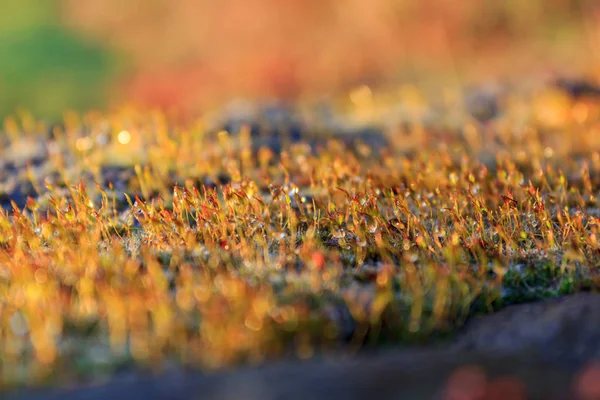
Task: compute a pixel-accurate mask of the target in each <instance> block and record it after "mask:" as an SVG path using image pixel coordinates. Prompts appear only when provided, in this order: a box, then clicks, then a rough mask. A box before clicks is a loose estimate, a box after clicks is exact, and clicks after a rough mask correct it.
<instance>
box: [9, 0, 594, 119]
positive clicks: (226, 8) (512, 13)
mask: <svg viewBox="0 0 600 400" xmlns="http://www.w3.org/2000/svg"><path fill="white" fill-rule="evenodd" d="M7 1H12V2H14V3H15V4H17V3H16V0H7ZM32 1H34V0H27V1H25V3H32ZM42 1H44V0H42ZM38 2H39V0H38ZM56 4H57V7H58V10H59V13H58V18H57V21H58V22H57V23H60V24H61V26H64V27H65V29H68V30H69V32H70V34H72V35H75V36H78V37H82V38H85V39H86V40H88V41H91V42H93V43H96V44H99V45H100V46H102V47H103V48H105V49H108V51H110V52H111V54H112V55H113V57H114V59H115V60H118V61H119V66H120V67H119V68H118V72H114V71H111V75H110V82H111V83H110V85H109V87H110V93H109V95H108V97H106V98H104V100H102V102H101V103H103V104H106V102H107V101H108V102H109V103H119V102H123V101H132V102H135V103H139V104H143V105H153V106H162V107H182V108H186V107H187V108H194V109H195V108H198V107H203V106H213V105H217V104H220V103H222V102H225V101H228V100H229V99H232V98H234V97H240V96H241V97H246V98H250V99H257V98H269V97H278V98H283V99H297V98H299V97H302V96H311V95H327V94H330V93H335V92H337V91H339V90H346V89H349V88H352V87H354V86H356V85H359V84H368V85H374V86H377V85H386V84H388V83H390V82H397V81H399V80H414V79H417V78H422V77H425V78H427V79H438V78H439V79H440V80H442V79H448V78H449V79H458V80H460V81H468V80H485V79H488V78H489V77H492V76H519V75H524V74H525V75H526V74H533V73H547V72H559V73H562V72H563V71H567V72H569V73H573V74H580V73H582V72H586V73H590V72H591V73H595V72H596V71H595V70H596V67H597V65H598V60H600V54H599V51H600V44H599V43H600V28H599V26H600V24H599V22H600V2H598V1H596V0H545V1H544V0H526V1H523V0H506V1H480V0H461V1H453V0H279V1H277V0H253V1H249V0H218V1H214V0H102V1H100V0H87V1H80V0H56ZM0 63H2V61H0ZM1 79H2V77H1V76H0V86H1ZM78 90H86V87H84V86H80V87H79V88H78ZM62 106H71V107H75V106H77V104H64V105H62Z"/></svg>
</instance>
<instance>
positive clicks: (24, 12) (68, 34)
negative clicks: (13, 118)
mask: <svg viewBox="0 0 600 400" xmlns="http://www.w3.org/2000/svg"><path fill="white" fill-rule="evenodd" d="M115 61H116V59H115V57H114V56H113V54H111V52H110V51H109V50H107V49H105V48H103V47H102V46H101V45H99V44H95V43H93V42H91V41H89V40H87V39H86V38H85V37H82V36H81V34H78V33H77V32H75V31H71V30H69V29H68V28H66V27H64V26H63V25H62V24H61V22H60V9H59V3H58V1H56V0H2V6H1V7H0V116H6V115H7V114H10V113H13V112H14V111H15V110H16V109H17V108H21V107H23V108H26V109H27V110H30V111H32V112H33V113H34V114H36V115H38V116H41V117H45V118H50V119H54V118H58V117H60V116H61V115H62V113H63V112H64V110H65V109H72V110H82V109H86V108H87V109H89V108H93V107H97V106H101V105H102V104H104V102H105V101H106V99H107V96H108V90H109V87H110V85H109V83H110V82H111V79H112V77H113V76H114V75H115V74H116V72H117V66H116V64H115Z"/></svg>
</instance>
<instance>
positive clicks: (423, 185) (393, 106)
mask: <svg viewBox="0 0 600 400" xmlns="http://www.w3.org/2000/svg"><path fill="white" fill-rule="evenodd" d="M515 88H521V89H515ZM599 123H600V98H599V97H598V89H597V88H596V87H595V86H594V85H593V84H592V83H588V82H583V81H572V80H559V81H545V82H544V81H539V82H531V81H530V82H528V85H514V86H511V85H499V86H497V87H496V86H493V87H489V88H453V89H451V90H450V89H448V90H444V91H443V93H442V94H441V95H440V93H437V95H436V94H435V93H434V94H432V93H428V92H426V91H424V90H422V89H419V88H417V87H413V86H403V87H400V88H396V89H394V90H391V89H389V88H388V89H387V90H386V91H383V90H376V89H375V88H370V87H367V86H362V87H359V88H357V89H356V90H354V91H352V92H351V93H349V95H348V97H347V98H344V99H341V100H340V101H336V102H332V103H331V104H323V103H319V104H306V103H303V104H298V105H293V106H290V105H282V104H271V105H264V106H255V105H251V104H250V105H249V104H245V103H237V104H233V105H231V107H228V108H226V109H224V110H223V111H222V112H219V113H213V114H206V115H202V116H198V117H194V118H190V117H185V118H184V117H182V116H179V117H175V116H167V115H165V114H164V113H161V112H158V111H151V110H150V111H148V110H146V111H141V110H131V109H120V110H117V111H115V112H114V113H108V114H106V115H100V114H98V113H88V114H86V115H84V116H82V117H80V116H77V115H73V114H67V115H66V116H65V119H64V121H63V122H61V123H60V124H55V125H44V124H43V123H39V122H37V121H36V120H34V119H33V118H32V117H31V116H30V115H28V114H22V115H20V116H18V117H17V118H14V119H7V120H6V123H5V132H6V135H5V136H4V137H3V143H2V146H1V148H2V150H1V151H2V161H0V162H1V163H2V168H1V169H0V174H1V175H0V185H1V186H0V205H1V206H2V207H3V208H4V209H5V211H4V212H3V213H2V214H0V244H1V247H0V293H2V296H1V297H0V299H1V300H0V309H1V310H2V313H1V314H0V356H1V357H0V360H1V361H0V372H1V376H0V379H1V382H2V383H3V384H4V386H5V387H6V388H7V389H10V390H12V391H14V390H16V389H17V388H19V387H22V388H25V389H23V390H25V391H24V392H23V393H22V397H21V398H50V396H52V395H53V393H57V394H56V395H55V396H60V397H61V398H70V396H71V397H72V398H74V399H76V398H80V397H78V396H83V395H85V396H100V397H102V396H106V392H104V390H114V389H115V388H116V390H118V391H119V393H121V394H122V393H126V392H127V391H128V390H136V391H137V390H146V391H149V392H152V393H151V395H153V396H156V398H161V397H160V396H161V395H162V394H164V395H165V396H174V395H175V394H174V393H177V394H181V398H188V396H193V395H195V394H196V393H198V391H200V392H201V393H202V395H203V397H204V396H210V395H212V396H213V397H216V398H223V397H225V396H226V395H229V396H233V397H236V394H235V393H223V392H221V391H222V390H229V388H235V390H242V389H243V388H244V386H243V385H242V383H239V382H247V383H248V382H252V384H253V385H260V384H261V383H260V382H266V384H265V385H264V387H262V386H253V388H252V390H257V391H259V392H256V398H279V397H281V396H284V397H286V398H289V397H288V396H292V395H295V396H300V395H301V394H302V395H306V396H309V397H311V398H312V397H313V395H314V394H315V393H314V392H318V393H319V394H321V395H322V396H324V395H325V394H326V393H333V392H336V393H338V392H339V391H344V390H345V391H347V392H346V393H348V396H344V397H350V398H353V397H352V396H355V397H354V398H363V397H365V396H366V395H367V394H368V393H370V391H372V390H375V389H374V388H376V389H377V390H380V391H383V390H384V389H386V390H388V389H389V396H390V397H389V398H396V397H398V396H399V393H406V392H399V391H400V390H415V391H416V392H414V393H413V394H412V395H411V396H413V398H418V397H424V398H427V396H428V395H427V391H431V392H430V393H434V392H435V391H439V390H441V389H440V388H442V387H443V386H444V385H446V382H447V381H448V379H450V382H451V383H452V382H454V381H452V377H453V376H454V375H452V374H451V372H452V371H454V370H457V371H458V372H457V373H461V371H463V372H464V371H466V372H464V373H465V374H466V375H460V374H459V375H457V376H458V378H456V379H458V382H459V383H460V379H462V378H461V377H464V376H467V378H468V379H475V380H477V379H479V381H477V382H481V380H482V379H483V378H482V375H481V371H480V370H473V369H471V370H469V369H467V370H464V369H461V368H459V367H461V366H465V365H470V364H473V363H475V364H481V365H482V366H483V367H486V368H487V367H489V368H492V369H493V368H500V369H502V368H504V367H506V372H507V373H510V374H512V375H515V376H517V377H518V378H519V381H518V382H517V381H514V380H509V386H510V387H509V389H510V390H513V391H522V390H530V394H531V396H537V397H536V398H546V397H544V396H545V395H544V393H547V392H544V391H548V390H550V388H552V389H554V388H555V386H552V385H540V384H539V379H540V377H541V376H548V374H552V375H553V376H554V375H556V379H553V380H552V384H553V385H556V391H557V392H558V393H560V390H563V391H568V390H571V389H572V387H571V386H569V385H568V384H567V382H570V381H571V380H572V378H573V376H574V374H576V373H583V372H581V371H584V372H585V371H587V370H586V368H588V369H589V367H588V366H586V365H587V364H586V363H588V362H590V361H592V360H593V359H594V358H595V357H596V353H594V352H593V351H591V350H590V349H592V350H593V349H595V346H594V343H596V341H597V337H596V331H597V327H596V325H595V320H596V319H594V318H593V317H590V315H593V314H594V312H595V310H596V309H597V307H595V306H594V304H596V303H597V302H598V298H597V297H596V295H595V294H593V293H594V292H595V291H596V289H597V286H598V271H597V266H598V264H599V263H600V252H599V248H598V238H597V235H598V232H597V231H598V221H599V219H598V218H599V217H600V215H599V211H598V204H597V196H598V187H599V185H600V155H599V153H598V150H600V140H599V139H598V137H599V136H598V135H595V134H594V132H596V131H597V130H598V129H599V128H600V125H599ZM584 292H589V293H584ZM576 293H577V294H576ZM548 299H550V300H548ZM542 300H543V302H540V303H534V304H531V305H530V304H524V305H519V304H520V303H530V302H532V301H542ZM487 314H492V315H491V316H490V315H487ZM481 315H487V316H486V317H479V316H481ZM478 318H482V319H478ZM401 349H404V350H401ZM384 350H385V351H384ZM388 350H389V351H388ZM356 351H360V352H366V355H363V356H361V357H366V358H364V359H363V358H358V359H350V360H346V361H343V362H340V361H337V362H336V363H337V364H335V365H332V364H331V362H326V361H325V360H321V361H319V359H322V358H323V357H325V356H326V355H331V354H333V355H335V358H336V359H338V360H339V357H342V356H343V355H347V354H349V353H354V352H356ZM369 352H375V354H376V355H371V356H369V355H368V353H369ZM525 358H527V359H528V360H530V362H531V363H533V364H532V366H531V367H529V368H522V362H524V359H525ZM306 359H311V360H312V361H304V362H300V360H306ZM281 360H289V361H286V362H285V363H284V364H278V363H281V362H283V361H281ZM294 360H295V361H294ZM499 360H500V361H499ZM306 363H308V364H306ZM257 364H258V365H266V366H264V367H259V368H257V367H253V365H257ZM165 365H167V366H170V367H169V368H170V369H169V370H168V371H171V372H163V373H166V374H167V375H166V376H163V378H162V379H151V378H149V377H145V375H144V374H143V373H142V372H141V371H144V370H146V371H147V370H154V369H160V368H161V366H165ZM306 365H309V366H310V367H309V368H308V367H306ZM421 366H422V367H421ZM232 367H236V368H238V369H237V372H230V373H229V372H227V371H228V370H229V369H230V368H232ZM187 369H190V370H192V371H196V372H185V373H184V372H183V371H184V370H187ZM213 370H216V371H217V372H214V373H217V375H216V377H213V376H210V377H204V376H205V375H204V373H203V372H199V371H213ZM367 370H368V371H367ZM383 370H385V371H388V372H386V373H383V372H381V371H383ZM394 371H398V373H400V371H402V372H403V373H406V374H408V375H407V378H406V379H407V382H412V383H410V385H409V384H404V383H403V382H401V381H398V380H397V379H399V378H398V377H397V376H396V375H395V374H394ZM469 371H470V372H469ZM503 371H504V370H503ZM536 371H539V373H540V375H538V372H536ZM591 371H592V372H590V373H594V370H593V369H592V370H591ZM542 372H543V374H544V375H541V374H542ZM411 374H415V375H414V376H413V375H411ZM578 376H579V375H575V382H579V381H577V379H579V378H578ZM128 377H130V378H131V379H132V380H128V379H130V378H128ZM109 378H112V379H114V380H112V381H109V383H107V384H106V385H103V384H101V385H100V386H97V385H98V384H99V383H98V382H102V381H105V380H106V379H109ZM134 378H135V379H134ZM467 378H465V379H467ZM174 380H175V381H174ZM584 381H585V379H584ZM86 382H89V383H90V384H92V385H93V386H94V387H95V389H91V390H89V391H88V390H86V391H85V394H84V393H83V392H82V390H83V389H77V388H76V389H74V390H72V391H69V392H68V394H65V393H63V392H61V391H60V390H64V389H60V387H63V388H64V387H73V385H75V387H77V386H81V385H84V384H87V383H86ZM173 382H179V383H177V384H175V383H173ZM282 382H285V384H284V383H282ZM421 382H437V384H438V386H435V385H433V383H432V384H431V385H429V384H425V383H421ZM491 382H492V383H490V385H492V386H491V387H493V388H495V389H493V390H496V389H497V390H500V389H502V388H498V387H496V386H498V385H497V384H496V383H493V381H491ZM515 382H516V383H515ZM519 382H522V383H524V384H525V385H527V389H525V388H523V387H522V386H520V385H521V383H519ZM585 382H587V381H585ZM585 382H584V383H585ZM288 383H289V385H288ZM455 383H456V382H455ZM172 385H174V386H172ZM481 385H483V384H481ZM481 385H480V386H481ZM494 385H496V386H494ZM511 385H512V386H511ZM582 385H583V386H582ZM582 385H579V386H577V388H576V389H577V390H584V389H585V390H592V389H593V388H592V389H590V388H589V387H587V386H586V385H587V384H582ZM48 386H50V387H54V389H51V388H48ZM459 386H460V385H459ZM471 386H472V385H471ZM484 386H485V385H484ZM588 386H589V385H588ZM36 387H42V388H44V389H39V388H38V389H36ZM56 387H58V388H59V389H56ZM265 388H266V389H265ZM561 388H562V389H561ZM582 388H583V389H582ZM509 389H507V390H509ZM56 390H58V392H55V391H56ZM250 390H251V389H250V388H249V389H248V390H247V391H246V390H245V389H244V395H245V396H251V395H252V394H251V392H250ZM260 390H268V392H267V393H266V394H265V393H263V392H260ZM361 390H362V391H361ZM421 390H423V392H421ZM457 390H458V389H457ZM481 390H484V389H481ZM490 390H492V389H490ZM502 390H504V389H502ZM280 391H289V392H288V393H287V394H284V393H282V392H280ZM312 391H314V392H312ZM328 391H333V392H328ZM13 393H16V392H13ZM140 393H141V392H140ZM540 393H541V394H540ZM338 394H339V396H340V398H341V396H342V393H341V392H340V393H338ZM15 396H16V395H15ZM36 396H38V397H36ZM149 396H150V393H149ZM382 396H384V394H382ZM394 396H396V397H394ZM414 396H416V397H414ZM515 396H516V395H515ZM100 397H98V398H100ZM17 398H18V396H17ZM86 398H87V397H86ZM450 398H453V397H450ZM513 398H518V397H514V396H513ZM583 398H585V397H583ZM591 398H593V397H591Z"/></svg>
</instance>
